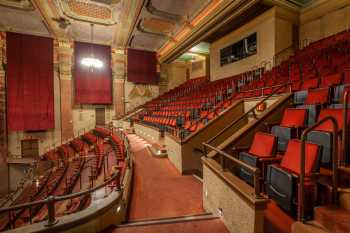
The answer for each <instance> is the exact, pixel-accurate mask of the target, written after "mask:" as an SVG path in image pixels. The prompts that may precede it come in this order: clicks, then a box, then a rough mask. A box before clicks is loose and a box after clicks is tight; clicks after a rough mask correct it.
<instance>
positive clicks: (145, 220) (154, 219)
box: [126, 213, 212, 224]
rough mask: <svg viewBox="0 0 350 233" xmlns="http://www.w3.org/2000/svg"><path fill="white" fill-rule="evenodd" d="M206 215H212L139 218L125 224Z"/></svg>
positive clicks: (203, 214) (195, 215)
mask: <svg viewBox="0 0 350 233" xmlns="http://www.w3.org/2000/svg"><path fill="white" fill-rule="evenodd" d="M206 215H212V213H198V214H188V215H180V216H173V217H164V218H141V219H134V220H129V221H128V222H127V223H126V224H128V223H135V222H147V221H161V220H168V219H179V218H187V217H197V216H206Z"/></svg>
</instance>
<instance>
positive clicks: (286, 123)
mask: <svg viewBox="0 0 350 233" xmlns="http://www.w3.org/2000/svg"><path fill="white" fill-rule="evenodd" d="M307 116H308V115H307V110H306V109H297V108H287V109H286V110H284V113H283V117H282V121H281V123H280V125H275V126H273V127H272V129H271V133H272V134H273V135H275V136H277V138H278V146H277V148H278V151H285V150H286V147H287V143H288V140H290V139H292V138H297V137H299V135H300V130H301V129H303V128H305V125H306V119H307Z"/></svg>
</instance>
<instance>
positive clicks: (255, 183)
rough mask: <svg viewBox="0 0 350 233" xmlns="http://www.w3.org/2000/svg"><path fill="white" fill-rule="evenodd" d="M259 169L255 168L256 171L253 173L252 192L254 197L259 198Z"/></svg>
mask: <svg viewBox="0 0 350 233" xmlns="http://www.w3.org/2000/svg"><path fill="white" fill-rule="evenodd" d="M260 175H261V172H260V169H259V168H256V171H255V173H254V192H255V193H254V194H255V198H256V199H260V198H262V196H261V194H260Z"/></svg>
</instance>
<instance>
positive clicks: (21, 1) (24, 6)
mask: <svg viewBox="0 0 350 233" xmlns="http://www.w3.org/2000/svg"><path fill="white" fill-rule="evenodd" d="M0 5H1V6H5V7H10V8H15V9H19V10H24V11H33V10H35V8H34V6H33V4H32V3H31V1H30V0H0Z"/></svg>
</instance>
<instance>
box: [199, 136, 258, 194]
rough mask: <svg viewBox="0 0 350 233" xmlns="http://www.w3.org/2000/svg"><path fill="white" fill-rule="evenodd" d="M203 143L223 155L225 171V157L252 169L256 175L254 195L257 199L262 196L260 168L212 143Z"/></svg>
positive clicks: (254, 175)
mask: <svg viewBox="0 0 350 233" xmlns="http://www.w3.org/2000/svg"><path fill="white" fill-rule="evenodd" d="M202 144H203V146H204V148H206V147H209V148H210V149H212V150H214V151H216V152H217V153H218V154H220V155H221V157H220V164H221V168H222V170H223V171H224V170H225V160H224V157H225V158H227V159H229V160H231V162H234V163H236V164H238V165H239V166H242V167H244V168H246V169H248V170H249V171H251V172H252V173H253V177H254V197H255V198H256V199H260V198H262V196H261V193H260V176H261V171H260V169H259V168H257V167H253V166H251V165H249V164H246V163H244V162H242V161H241V160H239V159H236V158H234V157H233V156H231V155H230V154H228V153H226V152H225V151H222V150H220V149H218V148H216V147H214V146H211V145H209V144H207V143H205V142H203V143H202ZM205 156H207V155H206V154H205Z"/></svg>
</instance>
